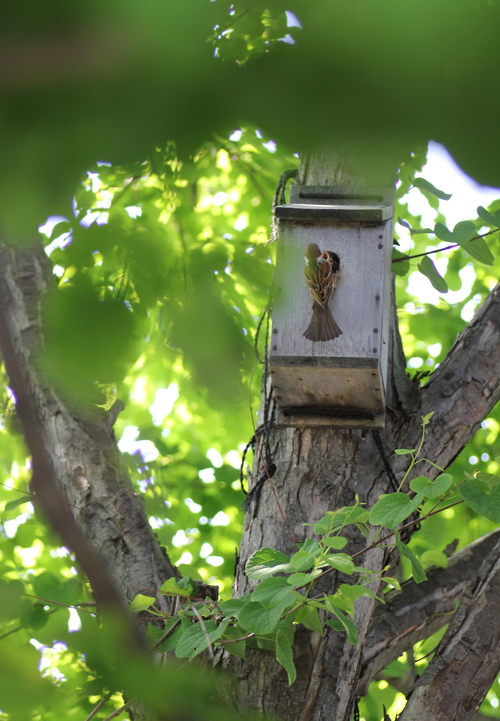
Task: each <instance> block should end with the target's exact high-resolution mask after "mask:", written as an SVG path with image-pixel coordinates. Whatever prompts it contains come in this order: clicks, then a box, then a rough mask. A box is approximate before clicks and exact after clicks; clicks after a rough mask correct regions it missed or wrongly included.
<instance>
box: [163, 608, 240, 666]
mask: <svg viewBox="0 0 500 721" xmlns="http://www.w3.org/2000/svg"><path fill="white" fill-rule="evenodd" d="M229 622H230V619H229V618H225V619H224V620H223V621H222V623H220V624H219V625H218V626H217V625H216V623H215V621H212V620H208V621H203V624H202V623H195V624H193V625H192V626H190V627H189V628H188V629H186V631H184V633H183V634H182V636H181V637H180V639H179V642H178V643H177V647H176V649H175V655H176V656H177V658H189V660H190V661H192V660H193V658H195V657H196V656H198V655H199V654H200V653H202V652H203V651H205V649H207V648H208V647H209V646H210V644H212V643H214V641H216V640H217V639H218V638H220V637H221V636H222V634H223V633H224V631H225V630H226V628H227V626H228V625H229Z"/></svg>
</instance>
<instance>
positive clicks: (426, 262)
mask: <svg viewBox="0 0 500 721" xmlns="http://www.w3.org/2000/svg"><path fill="white" fill-rule="evenodd" d="M418 269H419V271H420V272H421V273H422V274H423V275H425V277H426V278H428V279H429V280H430V282H431V283H432V286H433V288H435V289H436V290H437V291H438V292H439V293H447V292H448V290H449V289H448V283H447V282H446V281H445V279H444V278H443V277H442V276H441V275H440V274H439V273H438V271H437V269H436V266H435V265H434V263H433V262H432V260H431V259H430V258H429V256H428V255H426V256H424V257H423V258H422V260H421V261H420V263H419V264H418Z"/></svg>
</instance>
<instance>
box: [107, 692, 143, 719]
mask: <svg viewBox="0 0 500 721" xmlns="http://www.w3.org/2000/svg"><path fill="white" fill-rule="evenodd" d="M134 701H137V699H135V698H131V699H130V701H127V703H126V704H124V705H123V706H122V707H121V708H119V709H116V711H113V713H112V714H110V715H109V716H106V718H105V719H103V721H112V719H114V718H116V717H117V716H119V715H120V714H121V713H122V712H123V711H126V709H128V707H129V706H131V705H132V704H133V703H134Z"/></svg>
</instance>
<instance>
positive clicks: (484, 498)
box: [458, 478, 500, 523]
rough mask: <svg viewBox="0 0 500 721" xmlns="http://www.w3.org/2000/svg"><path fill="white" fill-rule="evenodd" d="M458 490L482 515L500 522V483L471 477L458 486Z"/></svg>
mask: <svg viewBox="0 0 500 721" xmlns="http://www.w3.org/2000/svg"><path fill="white" fill-rule="evenodd" d="M458 492H459V493H460V495H461V496H462V498H463V499H464V501H465V502H466V503H467V505H468V506H470V507H471V508H472V509H473V510H474V511H476V513H479V515H480V516H484V517H485V518H489V520H490V521H493V522H494V523H500V483H495V484H494V485H489V484H488V483H486V482H485V481H482V480H480V479H479V478H470V479H469V480H468V481H466V482H465V483H462V485H461V486H459V487H458Z"/></svg>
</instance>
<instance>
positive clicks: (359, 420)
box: [270, 194, 393, 427]
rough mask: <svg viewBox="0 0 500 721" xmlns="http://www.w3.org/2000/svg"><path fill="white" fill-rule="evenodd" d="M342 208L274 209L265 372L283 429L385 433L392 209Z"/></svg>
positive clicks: (337, 205) (315, 205) (332, 205)
mask: <svg viewBox="0 0 500 721" xmlns="http://www.w3.org/2000/svg"><path fill="white" fill-rule="evenodd" d="M323 195H325V194H323ZM348 200H349V199H347V200H345V199H344V200H343V202H341V203H332V202H330V203H327V202H326V203H325V201H324V199H322V202H319V203H314V202H310V200H309V201H308V202H307V203H296V204H291V205H285V206H278V208H276V215H277V217H278V248H277V259H276V275H275V284H274V295H273V329H272V336H271V347H270V367H271V368H270V370H271V378H272V382H273V387H274V392H275V397H276V400H277V403H278V406H279V408H280V410H281V413H280V422H281V423H282V424H284V425H336V426H343V427H383V422H384V407H385V383H386V376H387V361H388V335H389V310H390V273H391V248H392V241H393V226H392V207H391V205H388V204H387V203H384V202H383V201H382V202H378V203H373V202H372V203H371V204H370V203H366V202H365V203H361V204H360V203H355V202H352V201H351V202H350V203H349V202H348ZM349 218H352V219H351V220H349Z"/></svg>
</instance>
